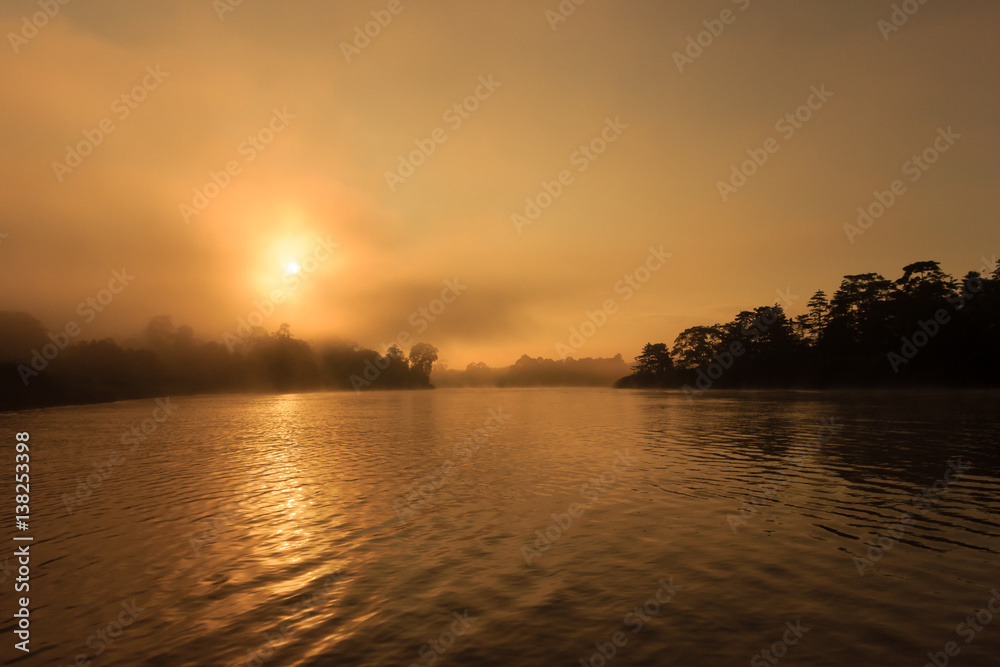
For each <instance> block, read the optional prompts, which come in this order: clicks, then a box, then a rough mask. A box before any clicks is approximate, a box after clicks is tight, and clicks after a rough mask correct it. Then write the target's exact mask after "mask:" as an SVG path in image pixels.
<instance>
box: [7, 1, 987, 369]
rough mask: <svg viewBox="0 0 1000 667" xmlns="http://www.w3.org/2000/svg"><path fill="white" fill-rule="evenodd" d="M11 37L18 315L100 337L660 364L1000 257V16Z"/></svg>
mask: <svg viewBox="0 0 1000 667" xmlns="http://www.w3.org/2000/svg"><path fill="white" fill-rule="evenodd" d="M577 1H579V0H577ZM49 5H51V6H49ZM45 7H49V9H48V12H49V13H51V14H53V15H52V16H48V15H46V14H44V13H41V12H45V11H46V10H45V9H44V8H45ZM53 7H56V8H57V9H53ZM907 10H909V13H907ZM39 26H40V27H39ZM0 28H2V33H3V34H4V35H5V40H4V41H5V44H3V45H2V46H0V53H2V55H0V75H2V80H3V82H4V85H3V86H2V87H0V114H3V119H4V122H3V123H2V125H0V135H2V142H0V145H2V150H3V159H2V161H0V169H2V174H0V177H2V182H3V187H2V188H0V214H2V215H0V267H2V269H0V295H2V297H0V310H18V311H26V312H29V313H31V314H33V315H34V316H36V317H38V318H39V319H40V320H41V321H42V323H43V324H44V325H45V326H46V327H48V328H49V329H51V330H58V329H62V328H63V327H64V326H65V325H66V324H67V323H68V322H71V321H75V322H76V323H77V324H78V325H79V326H80V328H81V334H80V337H81V338H82V339H90V338H100V337H105V336H118V337H125V336H128V335H130V334H133V333H135V332H137V331H139V330H141V329H142V328H143V327H144V326H145V325H146V323H147V322H148V321H149V320H150V319H151V318H152V317H154V316H158V315H165V314H166V315H170V316H172V318H173V321H174V322H175V323H176V324H188V325H190V326H192V327H193V328H194V330H195V333H196V335H197V336H198V337H200V338H203V339H212V340H222V339H223V336H224V335H225V334H226V333H232V332H235V331H236V330H237V329H238V327H239V324H240V322H241V320H248V319H249V320H251V322H252V323H261V324H262V326H264V327H265V328H266V329H268V330H271V331H273V330H275V329H277V328H278V326H279V325H280V324H281V323H283V322H287V323H289V324H290V326H291V330H292V333H293V334H294V335H296V336H297V337H301V338H306V339H308V340H311V341H322V340H326V339H328V338H331V337H340V338H346V339H350V340H355V341H357V342H358V343H360V344H363V345H366V346H370V347H376V348H380V349H383V350H384V349H385V347H386V346H387V345H389V344H391V343H393V342H395V341H397V340H400V339H402V340H404V341H405V340H410V339H412V340H420V341H426V342H430V343H432V344H434V345H436V346H437V347H438V348H439V350H440V356H441V359H442V360H443V361H444V362H446V363H447V364H448V365H449V366H451V367H453V368H455V367H464V366H465V365H466V364H468V363H469V362H474V361H485V362H487V363H489V364H491V365H505V364H509V363H512V362H513V361H514V360H515V359H517V358H518V357H519V356H520V355H521V354H525V353H527V354H529V355H530V356H533V357H534V356H544V357H554V358H558V357H561V356H565V355H566V354H567V352H568V353H570V354H571V355H572V356H575V357H578V358H580V357H591V356H593V357H596V356H613V355H614V354H617V353H621V354H622V355H623V356H624V357H625V358H626V359H631V358H632V357H634V356H635V355H636V354H638V353H639V350H640V348H641V347H642V345H643V344H645V343H646V342H649V341H661V342H668V343H670V342H672V341H673V339H674V338H675V337H676V335H677V334H678V333H679V332H680V331H682V330H683V329H685V328H687V327H689V326H694V325H700V324H713V323H716V322H724V321H728V320H729V319H731V318H732V317H733V315H735V314H736V313H737V312H739V311H740V310H745V309H751V308H753V307H756V306H763V305H770V304H773V303H775V302H779V303H781V304H782V305H783V306H784V307H785V308H786V310H787V311H788V312H789V313H790V314H792V315H795V314H798V313H801V312H803V311H804V309H805V303H806V301H807V300H808V298H809V296H810V295H811V294H812V293H813V292H814V291H816V290H818V289H823V290H825V291H826V292H827V293H828V294H831V293H832V292H833V291H834V290H835V289H836V288H837V286H838V284H839V282H840V278H841V276H843V275H846V274H854V273H864V272H869V271H875V272H879V273H882V274H883V275H885V276H886V277H890V278H896V277H898V276H899V275H900V274H901V273H902V271H901V268H902V267H903V266H904V265H906V264H909V263H911V262H914V261H919V260H937V261H940V262H941V264H942V268H943V269H944V270H945V271H948V272H950V273H952V274H954V275H959V276H960V275H962V274H964V273H965V272H966V271H968V270H971V269H976V268H978V267H979V266H980V265H982V264H983V262H984V261H985V260H990V259H992V258H993V257H994V256H995V254H996V253H997V252H998V248H1000V231H998V226H997V224H996V223H997V214H998V211H1000V188H998V187H997V185H998V176H1000V169H998V165H1000V162H998V158H997V156H998V149H1000V128H998V124H997V122H996V119H997V118H1000V86H998V83H1000V42H998V41H997V39H996V35H997V34H998V32H1000V5H997V4H996V3H995V2H992V1H990V0H970V1H968V2H962V3H946V2H934V1H929V2H926V3H925V4H920V3H919V2H917V1H916V0H910V1H908V2H904V3H895V4H894V3H892V2H887V1H881V0H864V1H861V0H845V1H841V2H818V1H809V0H806V1H801V2H794V3H793V2H776V1H771V2H767V1H765V0H735V1H733V0H714V1H712V2H705V1H699V2H695V1H681V2H669V3H665V2H659V1H653V0H648V1H647V0H633V1H631V2H627V3H626V2H609V1H607V0H586V1H585V2H582V3H581V4H579V5H577V4H575V3H574V2H573V1H572V0H564V1H563V2H561V3H560V2H558V1H557V0H548V1H542V0H539V1H517V0H514V1H506V2H502V3H501V2H492V3H484V2H468V1H466V2H458V1H457V0H456V1H451V0H438V1H433V2H432V1H431V0H394V1H392V2H390V1H389V0H384V1H383V0H374V1H366V2H354V1H348V2H337V3H328V2H309V1H305V2H288V3H271V2H260V1H257V0H243V1H242V2H239V3H237V0H217V1H215V2H213V1H212V0H185V1H182V2H167V1H165V0H155V1H149V2H142V3H135V2H128V1H126V0H106V1H97V0H94V1H89V2H83V1H82V0H69V1H68V2H67V3H66V4H65V5H61V4H59V3H58V2H57V0H50V2H46V1H44V0H43V1H42V2H41V3H39V2H37V0H36V1H35V2H31V1H21V0H9V1H7V2H4V3H3V5H2V6H0ZM366 29H367V31H368V33H369V34H367V35H366V34H365V31H366ZM372 35H373V36H372ZM787 114H791V116H790V117H786V115H787ZM915 156H916V157H917V158H918V159H919V160H920V162H919V163H918V162H914V161H913V158H914V157H915ZM921 156H923V157H921ZM925 158H926V161H924V160H925ZM748 160H750V161H751V162H747V161H748ZM753 160H756V162H753ZM744 163H745V164H744ZM747 174H749V175H747ZM897 181H898V182H897ZM894 189H895V192H894ZM535 206H537V208H535ZM859 207H861V208H862V209H863V210H864V209H868V210H869V211H871V212H873V213H880V215H873V216H872V218H871V219H870V221H868V220H863V224H864V225H865V226H864V228H862V227H861V226H859V225H858V222H857V220H858V218H859V211H858V209H859ZM880 209H881V210H880ZM296 266H297V267H298V272H297V273H295V272H293V271H294V269H295V268H296ZM115 272H118V275H117V277H116V274H115ZM109 286H110V289H109ZM102 290H104V291H103V292H102ZM87 299H98V305H99V306H100V310H99V311H98V310H97V309H96V308H92V307H91V306H86V305H85V306H83V307H81V305H80V304H86V303H87ZM102 301H103V303H102ZM421 309H424V310H423V311H421ZM254 313H256V314H254ZM585 322H593V323H594V324H593V325H589V324H588V325H584V323H585ZM574 328H575V330H576V331H578V332H580V334H579V335H575V336H574V335H573V331H574ZM404 347H405V345H404Z"/></svg>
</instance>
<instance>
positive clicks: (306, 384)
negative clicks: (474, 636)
mask: <svg viewBox="0 0 1000 667" xmlns="http://www.w3.org/2000/svg"><path fill="white" fill-rule="evenodd" d="M982 270H985V267H982ZM998 325H1000V269H994V270H993V272H992V274H990V275H981V273H980V272H977V271H971V272H969V273H968V274H966V276H965V277H964V278H962V279H961V280H956V279H955V278H953V277H951V276H949V275H947V274H945V273H944V272H942V271H941V269H940V266H939V264H938V263H937V262H933V261H923V262H916V263H913V264H910V265H908V266H906V267H904V268H903V274H902V276H901V277H900V278H898V279H897V280H889V279H886V278H884V277H882V276H881V275H879V274H877V273H864V274H858V275H848V276H845V277H844V279H843V281H842V283H841V285H840V287H839V288H838V289H837V291H836V292H834V294H833V295H832V297H829V298H828V297H827V295H826V294H825V293H824V292H823V291H818V292H816V293H815V294H814V295H813V296H812V298H811V299H810V300H809V302H808V305H807V310H806V312H805V313H803V314H802V315H799V316H798V317H795V318H790V317H788V316H787V315H786V314H785V312H784V309H783V308H782V307H781V306H780V305H778V304H775V305H772V306H764V307H759V308H755V309H753V310H752V311H743V312H740V313H739V314H738V315H737V316H736V317H735V318H734V319H733V320H732V321H731V322H728V323H726V324H716V325H712V326H695V327H691V328H688V329H686V330H684V331H682V332H681V333H680V334H679V335H678V336H677V337H676V339H675V340H674V343H673V346H672V347H670V346H668V345H667V344H666V343H648V344H647V345H646V346H645V347H644V348H643V349H642V351H641V353H640V354H639V355H638V356H637V357H636V364H635V365H634V366H632V368H631V371H632V372H631V374H628V373H629V367H628V366H627V364H626V363H625V362H624V361H623V359H622V357H621V355H616V356H615V357H613V358H610V359H590V358H586V359H573V358H567V359H562V360H554V359H545V358H541V357H538V358H532V357H529V356H528V355H524V356H522V357H521V358H520V359H518V360H517V361H516V362H515V363H514V364H513V365H511V366H509V367H506V368H490V367H488V366H486V364H483V363H472V364H469V365H468V367H467V368H466V369H465V370H455V369H434V368H433V366H434V363H435V362H436V361H437V360H438V350H437V348H435V347H434V346H433V345H430V344H428V343H417V344H415V345H413V347H412V348H411V349H410V350H409V352H408V353H405V352H404V351H403V350H402V349H401V348H400V347H399V346H397V345H393V346H391V347H390V348H389V349H388V350H386V352H385V353H384V354H383V353H380V352H378V351H376V350H371V349H367V348H364V347H362V346H359V345H357V344H356V343H352V342H346V341H341V342H333V343H327V344H323V345H318V346H311V345H310V344H309V343H307V342H306V341H303V340H298V339H296V338H295V337H293V336H292V334H291V331H290V330H289V327H288V325H287V324H282V325H281V326H280V327H279V328H278V330H277V331H275V332H274V333H268V332H266V331H265V330H263V329H262V328H259V327H258V328H256V329H255V330H254V331H253V332H252V334H251V335H249V336H248V337H246V339H245V340H243V341H242V343H241V344H240V345H238V346H232V345H225V344H222V343H218V342H212V341H202V340H199V339H197V338H196V337H195V335H194V331H193V330H192V329H191V328H190V327H188V326H174V324H173V323H172V321H171V318H170V317H168V316H159V317H155V318H153V319H152V320H151V321H150V323H149V325H148V326H147V327H146V328H145V330H144V331H143V332H142V333H141V334H139V335H137V336H134V337H132V338H129V339H125V340H123V341H121V342H116V341H115V340H112V339H104V340H93V341H82V342H75V343H69V344H67V343H66V342H65V341H62V340H60V338H59V335H58V334H52V333H50V332H48V331H47V330H46V329H45V328H44V327H43V325H42V324H41V323H40V322H39V321H38V320H37V319H35V318H34V317H32V316H31V315H29V314H27V313H19V312H2V313H0V386H2V391H0V396H2V397H3V398H2V401H3V404H2V405H0V409H6V410H12V409H13V410H16V409H24V408H32V407H42V406H48V405H65V404H76V403H94V402H106V401H115V400H123V399H132V398H148V397H154V396H164V395H186V394H199V393H212V392H245V391H255V392H289V391H303V390H320V389H329V390H357V391H366V390H373V389H429V388H433V386H434V385H432V383H431V373H432V370H433V371H434V374H435V384H437V385H438V386H442V387H458V386H466V387H475V386H480V387H482V386H499V387H530V386H557V385H563V386H611V385H612V384H614V385H615V386H617V387H624V388H628V387H632V388H636V387H673V388H683V389H684V390H685V391H686V392H693V393H696V394H699V395H700V394H701V393H702V392H704V391H707V390H708V389H711V388H723V387H729V388H755V387H769V388H776V387H777V388H793V387H794V388H820V387H849V386H865V387H880V386H913V385H925V386H945V385H947V386H961V385H969V386H984V385H992V384H996V382H997V378H998V377H1000V375H998V370H1000V353H998V350H997V345H996V342H997V341H998V340H1000V336H998V334H1000V328H998ZM627 374H628V375H627ZM623 376H624V377H623Z"/></svg>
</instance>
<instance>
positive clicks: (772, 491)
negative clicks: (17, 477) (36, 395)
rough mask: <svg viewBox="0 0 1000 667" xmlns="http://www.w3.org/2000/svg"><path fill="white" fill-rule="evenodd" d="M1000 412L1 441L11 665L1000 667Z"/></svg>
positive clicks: (193, 431)
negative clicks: (24, 473) (23, 621)
mask: <svg viewBox="0 0 1000 667" xmlns="http://www.w3.org/2000/svg"><path fill="white" fill-rule="evenodd" d="M998 399H1000V393H997V392H926V393H905V394H900V393H879V392H843V393H841V392H723V391H717V392H709V393H707V394H705V395H704V396H702V397H701V398H697V399H695V400H693V401H690V400H688V399H687V398H686V397H685V396H684V395H683V394H682V393H679V392H659V391H624V390H611V389H607V390H605V389H509V390H436V391H424V392H419V391H418V392H384V393H369V394H362V395H357V394H354V393H314V394H294V395H281V396H242V395H240V396H200V397H177V398H172V399H170V400H169V402H167V403H163V402H162V401H161V402H160V403H157V402H155V401H151V400H150V401H128V402H122V403H115V404H108V405H97V406H79V407H67V408H56V409H47V410H40V411H28V412H21V413H8V414H3V415H0V425H2V426H3V428H2V429H0V432H2V433H3V437H4V439H5V440H6V441H7V442H8V443H10V444H9V445H8V446H6V447H5V451H7V452H8V457H7V459H8V462H9V464H10V465H11V466H13V440H14V438H13V433H14V432H16V431H27V432H29V433H30V444H31V521H30V528H29V530H28V531H27V532H25V533H21V534H22V535H30V536H32V537H34V541H33V542H32V543H31V546H30V550H31V563H30V566H31V581H30V587H31V588H30V601H31V602H30V606H31V641H30V647H31V649H32V652H31V653H30V654H27V655H25V654H23V653H21V652H20V651H17V650H15V649H14V648H13V644H14V642H16V641H17V639H16V638H15V637H14V635H13V632H12V630H13V623H12V621H11V615H10V613H9V612H10V610H11V609H12V608H13V606H14V600H13V599H14V597H15V594H14V593H13V586H14V577H15V576H16V574H17V572H16V563H15V562H14V556H13V549H14V547H13V546H9V547H8V548H7V549H6V550H5V553H4V554H3V557H4V558H5V559H6V560H5V561H4V571H3V573H2V574H0V579H2V580H3V583H2V584H0V586H2V589H0V590H2V591H3V593H2V595H3V599H4V606H5V607H6V608H7V609H8V612H7V613H5V615H4V618H5V620H4V621H3V636H4V637H5V639H4V646H3V653H2V655H3V657H4V660H5V661H6V662H10V663H15V664H25V665H33V664H38V665H71V664H74V661H77V663H76V664H80V665H81V666H83V665H86V666H87V667H89V666H91V665H92V666H93V667H100V666H103V665H243V664H250V665H262V664H264V665H404V666H405V665H428V666H430V665H432V664H433V665H529V666H530V665H568V666H570V665H571V666H576V665H594V666H595V667H600V666H601V665H604V664H608V665H746V664H750V665H771V664H776V663H778V662H780V663H781V664H787V665H838V666H842V665H850V664H856V665H914V666H920V665H923V664H925V663H928V664H933V663H932V662H930V661H931V657H929V656H928V653H930V654H932V655H933V654H940V655H938V656H936V659H937V660H938V663H939V664H944V663H943V662H941V661H942V660H947V661H948V662H949V663H950V664H954V665H968V666H973V665H996V664H1000V614H997V615H996V618H995V619H994V618H993V617H994V613H993V612H990V611H989V606H990V605H992V606H993V608H994V609H995V610H997V611H1000V592H998V591H1000V494H998V492H1000V451H998V444H997V443H998V438H1000V401H998ZM164 406H165V407H164ZM5 477H7V475H5ZM6 488H8V493H9V495H8V498H10V497H12V496H13V495H14V489H13V484H12V483H10V481H8V483H7V486H6ZM11 510H13V508H11ZM11 513H12V514H13V511H12V512H11ZM11 522H12V526H11V528H10V529H9V530H8V534H13V533H15V531H14V529H13V518H11ZM9 544H13V545H15V546H16V545H19V544H23V542H21V543H14V542H10V543H9ZM18 595H25V594H24V593H21V594H18ZM977 612H978V614H979V618H978V620H976V614H977ZM968 617H972V618H971V621H972V624H971V625H970V624H969V623H967V622H966V619H967V618H968ZM977 627H978V628H979V629H978V630H976V629H975V628H977ZM949 642H953V644H951V645H949ZM949 649H950V650H951V651H952V653H954V654H955V655H954V656H948V655H947V654H946V651H947V650H949ZM602 652H603V654H602ZM956 652H957V653H956Z"/></svg>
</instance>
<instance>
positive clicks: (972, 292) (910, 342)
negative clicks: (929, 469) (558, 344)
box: [617, 261, 1000, 395]
mask: <svg viewBox="0 0 1000 667" xmlns="http://www.w3.org/2000/svg"><path fill="white" fill-rule="evenodd" d="M990 270H992V273H990V274H986V271H990ZM998 341H1000V268H997V267H996V266H995V263H993V262H989V263H986V262H984V264H983V265H982V266H981V267H980V268H979V269H978V270H977V271H970V272H969V273H967V274H966V275H965V276H964V277H963V278H962V279H961V280H956V279H955V278H953V277H952V276H949V275H947V274H945V273H944V272H943V271H941V267H940V265H939V264H938V262H934V261H922V262H914V263H913V264H909V265H907V266H905V267H903V272H902V275H901V276H900V277H899V278H897V279H895V280H889V279H887V278H885V277H883V276H881V275H879V274H878V273H862V274H857V275H848V276H844V279H843V281H842V282H841V284H840V287H839V288H838V289H837V291H836V292H834V294H833V296H832V297H829V298H828V297H827V295H826V293H824V292H823V291H822V290H820V291H817V292H816V293H815V294H813V296H812V298H811V299H809V302H808V304H807V310H806V312H805V313H803V314H802V315H799V316H798V317H795V318H789V317H788V316H787V315H786V313H785V311H784V309H783V308H782V307H781V306H780V305H778V304H775V305H771V306H762V307H759V308H755V309H753V310H749V311H747V310H744V311H742V312H740V313H738V314H737V315H736V317H735V318H734V319H733V320H731V321H730V322H726V323H724V324H713V325H711V326H695V327H691V328H688V329H685V330H684V331H682V332H681V333H680V334H679V335H678V336H677V337H676V338H675V339H674V343H673V346H672V347H671V346H668V345H667V344H666V343H647V344H646V346H645V347H643V349H642V352H641V353H640V354H639V356H638V357H636V363H635V365H634V366H633V367H632V374H631V375H629V376H628V377H625V378H623V379H622V380H620V381H619V382H618V383H617V386H619V387H681V388H683V389H684V390H685V392H686V393H688V394H689V395H701V393H703V392H704V391H707V390H708V389H710V388H713V387H835V386H906V385H922V386H985V385H996V384H998V379H1000V353H998V348H997V343H998Z"/></svg>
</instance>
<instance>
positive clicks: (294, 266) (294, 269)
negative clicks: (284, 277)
mask: <svg viewBox="0 0 1000 667" xmlns="http://www.w3.org/2000/svg"><path fill="white" fill-rule="evenodd" d="M285 271H286V272H288V273H289V274H291V275H295V274H296V273H298V272H299V263H298V262H289V263H288V265H287V266H286V267H285Z"/></svg>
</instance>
